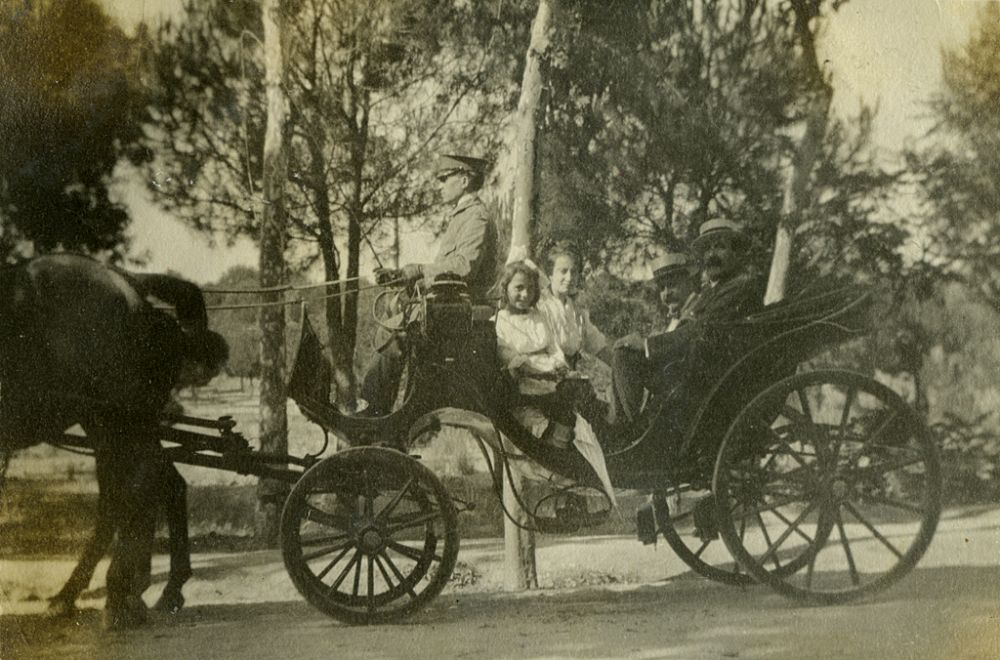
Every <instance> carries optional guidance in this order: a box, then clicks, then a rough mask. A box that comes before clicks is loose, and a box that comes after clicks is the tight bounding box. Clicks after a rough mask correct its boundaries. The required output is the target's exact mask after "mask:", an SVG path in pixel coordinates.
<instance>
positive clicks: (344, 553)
mask: <svg viewBox="0 0 1000 660" xmlns="http://www.w3.org/2000/svg"><path fill="white" fill-rule="evenodd" d="M350 551H351V546H347V547H346V548H344V549H343V550H341V551H340V554H339V555H337V556H336V557H334V558H333V560H332V561H331V562H330V563H329V564H327V565H326V567H324V568H323V570H322V571H320V572H319V573H317V574H316V579H317V580H321V581H322V579H323V578H325V577H326V574H327V573H329V572H330V571H331V570H332V569H333V567H334V566H336V565H337V564H338V563H340V560H341V559H343V558H344V557H346V556H347V553H348V552H350Z"/></svg>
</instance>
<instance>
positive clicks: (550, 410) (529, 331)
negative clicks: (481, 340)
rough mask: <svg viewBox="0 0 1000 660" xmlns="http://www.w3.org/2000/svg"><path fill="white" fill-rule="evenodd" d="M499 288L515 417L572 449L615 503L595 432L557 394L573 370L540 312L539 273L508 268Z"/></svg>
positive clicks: (499, 329)
mask: <svg viewBox="0 0 1000 660" xmlns="http://www.w3.org/2000/svg"><path fill="white" fill-rule="evenodd" d="M500 284H501V301H502V309H501V310H500V311H499V312H497V316H496V333H497V345H498V348H499V351H500V359H501V362H502V363H503V365H504V366H505V367H506V368H507V370H508V371H509V372H510V374H511V376H512V377H513V378H514V380H515V382H516V383H517V388H518V391H519V392H520V394H521V399H522V403H523V404H524V405H518V406H515V408H514V409H513V410H512V411H511V412H512V414H513V415H514V417H515V418H517V420H518V421H519V422H521V424H522V425H523V426H524V427H525V428H527V429H528V430H529V431H531V433H532V435H534V436H535V437H536V438H539V439H540V440H542V441H543V442H548V443H549V444H552V445H554V446H557V447H563V448H565V447H568V446H569V445H570V443H572V444H573V445H574V446H575V447H576V449H577V450H578V451H579V452H580V453H581V454H582V455H583V457H584V458H585V459H587V461H588V462H589V463H590V464H591V466H592V467H593V468H594V471H595V472H596V473H597V475H598V477H599V478H600V480H601V483H602V484H603V485H604V488H605V490H606V492H607V493H608V495H609V497H610V498H611V501H612V503H614V502H615V498H614V491H613V489H612V487H611V481H610V478H609V477H608V470H607V466H606V465H605V462H604V452H603V451H602V450H601V446H600V444H599V443H598V441H597V437H596V435H595V434H594V431H593V429H592V428H591V426H590V424H589V423H588V422H587V421H586V420H585V419H584V418H583V417H581V416H580V415H578V414H577V413H576V412H575V411H574V410H573V407H572V405H570V404H568V403H567V402H566V401H564V400H563V399H562V398H561V397H559V396H558V395H557V394H556V388H557V385H558V384H559V382H560V381H562V380H563V379H564V378H565V377H566V376H567V375H569V374H570V368H569V365H568V364H567V363H566V358H565V357H564V356H563V352H562V350H560V348H559V346H558V344H557V343H556V340H555V334H554V333H553V331H552V329H551V328H550V327H549V323H548V319H547V318H546V316H545V315H544V314H543V313H542V312H541V311H540V310H539V309H538V307H537V303H538V299H539V294H540V287H539V273H538V270H537V269H536V268H535V267H534V265H533V264H530V263H526V262H524V261H514V262H512V263H509V264H508V265H507V268H506V269H505V271H504V274H503V277H502V278H501V281H500Z"/></svg>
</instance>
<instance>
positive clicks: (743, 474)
mask: <svg viewBox="0 0 1000 660" xmlns="http://www.w3.org/2000/svg"><path fill="white" fill-rule="evenodd" d="M940 482H941V476H940V467H939V464H938V457H937V451H936V449H935V447H934V445H933V443H932V441H931V440H930V438H929V437H928V435H927V432H926V429H925V427H924V425H923V424H922V422H921V420H920V418H919V417H918V416H917V415H916V413H914V412H913V411H912V410H911V409H910V408H909V406H907V405H906V404H905V403H904V402H903V401H902V400H901V399H900V397H899V396H898V395H897V394H895V393H894V392H892V391H891V390H890V389H888V388H887V387H885V386H883V385H881V384H879V383H877V382H875V381H873V380H871V379H868V378H865V377H863V376H860V375H858V374H852V373H849V372H840V371H825V372H813V373H810V374H802V375H798V376H792V377H791V378H787V379H785V380H783V381H780V382H779V383H777V384H775V385H772V386H771V387H770V388H768V389H767V390H765V391H764V392H763V393H761V394H760V395H759V396H757V397H756V398H755V399H754V400H753V401H752V402H751V403H750V404H749V405H748V406H747V407H746V408H745V409H744V410H743V411H742V412H741V413H740V414H739V415H738V416H737V419H736V420H735V421H734V422H733V425H732V426H731V427H730V429H729V432H728V433H727V435H726V439H725V441H724V443H723V446H722V448H721V450H720V453H719V457H718V461H717V463H716V470H715V480H714V488H713V491H714V492H715V494H716V511H717V515H719V516H720V518H721V519H722V520H723V524H722V530H721V531H722V536H723V539H724V540H725V542H726V545H727V546H728V547H729V549H730V551H731V552H732V553H733V555H734V557H736V559H737V560H738V561H739V562H740V563H741V564H742V565H743V566H744V568H746V570H747V571H748V572H749V573H750V574H751V575H753V576H754V577H755V578H756V579H758V580H759V581H762V582H765V583H767V584H769V585H770V586H772V587H773V588H775V589H777V590H778V591H779V592H781V593H783V594H785V595H788V596H791V597H795V598H800V599H804V600H811V601H815V602H822V603H833V602H842V601H844V600H848V599H850V598H853V597H856V596H858V595H861V594H864V593H868V592H871V591H874V590H877V589H880V588H883V587H886V586H888V585H889V584H891V583H892V582H894V581H896V580H898V579H899V578H900V577H902V576H903V575H905V574H906V573H907V572H908V571H909V570H910V569H912V568H913V566H914V565H915V564H916V562H917V561H918V560H919V559H920V557H921V556H922V555H923V553H924V551H925V550H926V548H927V545H928V544H929V543H930V539H931V537H932V536H933V533H934V529H935V527H936V525H937V520H938V517H939V515H940Z"/></svg>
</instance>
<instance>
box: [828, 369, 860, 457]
mask: <svg viewBox="0 0 1000 660" xmlns="http://www.w3.org/2000/svg"><path fill="white" fill-rule="evenodd" d="M857 394H858V391H857V389H856V388H854V387H850V388H848V390H847V395H846V396H845V397H844V410H843V411H842V412H841V414H840V425H839V426H838V433H837V437H836V438H834V440H833V444H832V446H831V448H830V465H836V464H837V457H838V456H840V447H841V446H842V445H843V443H844V438H846V437H847V422H848V421H849V420H850V418H851V406H853V405H854V399H855V398H856V397H857Z"/></svg>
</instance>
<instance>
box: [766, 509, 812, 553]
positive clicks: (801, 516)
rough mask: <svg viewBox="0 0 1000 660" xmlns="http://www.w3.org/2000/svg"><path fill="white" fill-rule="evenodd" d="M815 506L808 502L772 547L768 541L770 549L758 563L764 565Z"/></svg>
mask: <svg viewBox="0 0 1000 660" xmlns="http://www.w3.org/2000/svg"><path fill="white" fill-rule="evenodd" d="M816 506H817V505H816V503H815V502H810V503H809V506H807V507H806V508H805V509H803V510H802V512H801V513H799V515H798V516H797V517H796V518H795V520H794V521H793V522H792V523H791V524H790V525H789V526H788V528H787V529H786V530H785V531H784V532H782V533H781V535H780V536H779V537H778V539H777V540H776V541H775V542H774V544H773V545H772V544H771V543H770V541H768V545H770V548H769V549H768V551H767V552H766V553H765V554H764V556H763V557H761V558H760V563H761V564H764V563H765V562H767V560H768V559H769V558H770V557H771V556H772V555H774V554H775V553H776V552H777V551H778V548H780V547H781V544H782V543H784V542H785V541H786V540H787V539H788V537H789V536H791V535H792V532H793V531H794V530H796V529H797V528H798V526H799V525H801V524H802V521H803V520H805V518H806V516H808V515H809V514H810V513H812V512H813V510H815V509H816ZM759 515H760V514H759V513H758V516H759ZM764 538H765V539H767V534H766V533H765V535H764Z"/></svg>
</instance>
